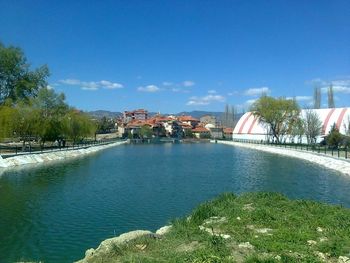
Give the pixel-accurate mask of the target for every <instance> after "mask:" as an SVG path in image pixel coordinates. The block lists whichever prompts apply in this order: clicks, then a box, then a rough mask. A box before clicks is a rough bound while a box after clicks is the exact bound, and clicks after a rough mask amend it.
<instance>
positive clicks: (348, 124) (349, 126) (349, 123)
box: [344, 115, 350, 136]
mask: <svg viewBox="0 0 350 263" xmlns="http://www.w3.org/2000/svg"><path fill="white" fill-rule="evenodd" d="M344 129H345V135H347V136H350V115H349V116H348V119H347V120H346V121H344Z"/></svg>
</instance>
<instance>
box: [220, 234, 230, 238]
mask: <svg viewBox="0 0 350 263" xmlns="http://www.w3.org/2000/svg"><path fill="white" fill-rule="evenodd" d="M220 236H221V237H222V238H223V239H228V238H231V236H230V235H227V234H220Z"/></svg>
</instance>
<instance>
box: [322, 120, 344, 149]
mask: <svg viewBox="0 0 350 263" xmlns="http://www.w3.org/2000/svg"><path fill="white" fill-rule="evenodd" d="M342 140H343V136H342V135H341V133H340V132H339V129H338V128H337V126H336V125H335V124H333V126H332V128H331V130H330V132H329V135H328V136H327V140H326V142H327V145H328V146H330V147H334V148H337V147H338V146H339V145H340V143H341V142H342Z"/></svg>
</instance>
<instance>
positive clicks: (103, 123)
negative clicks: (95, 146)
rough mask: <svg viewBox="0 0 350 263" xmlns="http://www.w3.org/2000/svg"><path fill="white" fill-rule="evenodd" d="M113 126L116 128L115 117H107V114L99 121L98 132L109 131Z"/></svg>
mask: <svg viewBox="0 0 350 263" xmlns="http://www.w3.org/2000/svg"><path fill="white" fill-rule="evenodd" d="M113 128H114V121H113V119H107V117H106V116H103V117H102V118H101V119H100V120H98V121H97V132H98V133H109V132H110V131H111V130H112V129H113Z"/></svg>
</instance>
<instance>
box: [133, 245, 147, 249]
mask: <svg viewBox="0 0 350 263" xmlns="http://www.w3.org/2000/svg"><path fill="white" fill-rule="evenodd" d="M135 247H137V248H138V249H140V250H145V249H146V247H147V245H145V244H137V245H136V246H135Z"/></svg>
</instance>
